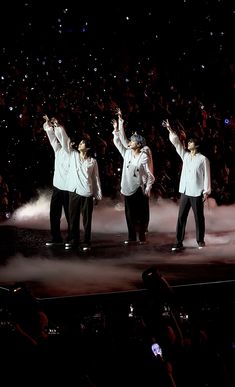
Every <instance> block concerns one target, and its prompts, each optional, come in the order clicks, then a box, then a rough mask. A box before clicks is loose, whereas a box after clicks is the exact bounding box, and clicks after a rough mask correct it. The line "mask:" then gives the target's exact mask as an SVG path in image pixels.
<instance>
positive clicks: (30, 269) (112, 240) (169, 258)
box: [0, 197, 235, 298]
mask: <svg viewBox="0 0 235 387" xmlns="http://www.w3.org/2000/svg"><path fill="white" fill-rule="evenodd" d="M177 211H178V208H177V204H175V203H172V202H161V203H157V204H152V205H151V221H150V225H149V232H148V244H147V245H143V246H139V245H138V246H125V245H124V244H123V241H124V240H125V239H126V238H127V232H126V225H125V217H124V212H123V207H122V206H121V205H120V204H118V205H116V206H112V205H110V204H109V203H108V204H106V205H101V206H99V207H98V208H95V210H94V215H93V244H92V249H91V251H90V252H85V253H84V252H79V251H70V250H65V249H64V247H63V246H60V247H56V248H55V247H54V248H48V247H46V246H45V242H46V241H47V240H48V239H50V232H49V219H48V214H49V200H48V197H46V199H45V197H44V198H42V197H41V198H39V200H38V201H37V202H35V203H29V204H28V205H25V206H24V207H22V208H20V209H18V210H17V211H16V213H15V214H13V216H12V218H11V219H10V220H8V221H5V222H2V223H1V225H0V242H1V245H0V254H1V258H0V265H1V266H0V286H2V287H8V286H10V285H11V284H13V283H14V282H17V281H23V282H26V283H28V284H29V285H30V286H31V288H32V290H33V292H34V294H35V296H36V297H39V298H45V297H65V296H79V295H91V294H102V293H107V292H122V291H124V292H125V291H133V290H141V289H143V288H144V287H143V282H142V273H143V271H145V270H146V269H147V268H149V267H152V266H153V267H154V268H156V269H157V270H159V272H160V273H161V274H162V275H163V276H164V277H165V278H166V279H167V281H168V283H169V284H170V285H171V286H186V285H189V284H200V283H202V284H205V283H211V282H217V281H218V282H220V281H222V282H226V281H228V282H233V281H235V254H234V251H235V249H234V247H235V222H234V215H233V214H234V206H230V207H214V208H210V212H207V211H206V214H205V215H206V238H205V239H206V247H205V248H204V249H202V250H198V248H197V245H196V241H195V230H194V220H193V218H192V216H191V215H190V217H189V220H188V225H187V227H188V229H187V231H186V237H185V242H184V245H185V249H184V250H183V251H181V252H172V251H171V245H172V243H174V237H175V232H174V229H175V224H176V217H177ZM63 222H64V220H63V221H62V228H63V234H64V236H65V228H66V227H65V224H64V223H63Z"/></svg>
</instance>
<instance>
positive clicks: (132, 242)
mask: <svg viewBox="0 0 235 387" xmlns="http://www.w3.org/2000/svg"><path fill="white" fill-rule="evenodd" d="M124 245H125V246H135V245H137V241H132V240H129V239H128V240H126V241H124Z"/></svg>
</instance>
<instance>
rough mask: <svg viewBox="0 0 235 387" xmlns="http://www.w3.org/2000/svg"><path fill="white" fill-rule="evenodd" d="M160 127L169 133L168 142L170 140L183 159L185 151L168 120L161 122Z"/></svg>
mask: <svg viewBox="0 0 235 387" xmlns="http://www.w3.org/2000/svg"><path fill="white" fill-rule="evenodd" d="M162 126H163V127H165V128H167V130H168V132H169V140H170V142H171V143H172V144H173V145H174V147H175V149H176V151H177V153H178V154H179V156H180V157H181V158H182V159H183V158H184V155H185V153H186V150H185V148H184V146H183V144H182V143H181V141H180V139H179V137H178V135H177V133H176V132H175V131H174V130H173V129H172V128H171V126H170V123H169V121H168V119H166V120H165V121H162Z"/></svg>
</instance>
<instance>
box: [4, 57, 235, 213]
mask: <svg viewBox="0 0 235 387" xmlns="http://www.w3.org/2000/svg"><path fill="white" fill-rule="evenodd" d="M84 55H85V54H84ZM101 56H102V54H100V57H98V54H97V57H96V55H93V56H92V55H87V57H85V58H83V60H82V61H81V60H80V58H79V57H78V56H76V55H75V56H74V57H73V58H72V59H71V57H70V56H68V57H66V56H64V58H63V59H61V60H58V54H57V53H56V52H55V53H52V55H51V56H50V57H49V56H47V57H46V58H44V57H43V55H42V56H41V57H40V55H38V57H35V56H33V55H32V56H30V55H28V56H27V55H26V53H25V51H23V52H22V54H21V53H20V52H19V54H18V57H17V60H14V61H13V60H12V57H11V52H10V51H8V52H6V53H5V54H4V55H3V59H4V62H3V63H4V64H5V72H3V75H2V77H1V83H0V110H1V130H2V136H1V145H0V163H1V170H0V173H1V175H2V178H3V180H4V181H5V186H3V185H2V183H1V211H2V207H4V202H6V196H8V208H7V212H8V211H12V210H14V209H15V208H17V207H18V206H20V205H21V204H22V203H24V202H27V201H28V200H30V199H31V198H32V197H34V196H35V195H37V193H38V191H39V190H40V189H46V188H50V187H51V186H52V176H53V163H54V158H53V152H52V150H51V147H50V144H49V142H48V139H47V137H46V135H45V132H44V131H43V116H44V115H45V114H47V115H48V116H49V117H52V116H56V117H58V119H59V120H60V122H62V123H63V125H64V127H65V129H66V131H67V133H68V135H69V136H70V137H71V138H73V137H74V136H77V135H79V136H81V138H82V137H84V136H85V137H87V138H89V139H90V140H91V142H92V144H93V147H94V150H95V156H96V159H97V162H98V165H99V169H100V174H101V176H100V177H101V184H102V191H103V196H104V197H105V196H106V197H109V198H111V199H112V200H119V198H120V192H119V189H120V177H121V168H122V160H121V156H120V155H119V153H118V152H117V151H116V149H115V147H114V144H113V139H112V124H111V121H112V119H113V118H114V117H115V111H116V109H117V107H120V108H121V110H122V112H123V116H124V121H125V131H126V133H127V136H129V137H130V136H131V135H132V134H133V133H134V132H136V131H137V132H138V133H139V134H141V135H143V136H144V137H145V138H146V142H147V145H148V146H149V147H150V148H151V150H152V154H153V162H154V174H155V178H156V180H155V183H154V185H153V189H152V200H158V198H159V197H161V198H167V199H172V200H174V201H177V200H178V183H179V176H180V172H181V171H180V168H181V161H180V158H179V157H178V155H176V154H175V152H174V149H173V147H172V144H171V143H169V141H168V138H167V134H166V132H165V130H164V128H163V127H162V121H163V120H164V119H169V122H170V123H171V124H172V126H173V127H174V128H176V130H177V131H178V134H179V136H180V138H181V139H182V140H183V141H184V140H186V139H187V138H189V137H192V136H196V137H198V139H199V140H200V141H201V144H202V147H201V148H202V149H201V152H202V153H204V154H205V155H206V156H207V157H208V158H209V160H210V163H211V172H212V193H211V197H213V198H214V199H215V201H216V203H217V204H218V205H222V204H223V205H228V204H231V203H234V201H235V194H234V192H235V187H234V185H235V163H234V160H235V157H234V156H235V118H234V114H233V112H234V109H233V107H232V106H231V105H232V100H233V87H234V84H233V78H234V72H233V66H231V65H229V64H227V63H225V64H224V65H223V66H224V69H223V74H225V75H224V76H223V77H224V78H223V77H222V76H221V75H220V77H219V75H218V78H219V79H218V92H217V93H213V90H214V89H215V87H213V88H212V89H211V88H210V86H211V82H210V81H209V80H208V81H207V82H205V84H203V82H202V78H201V77H198V79H197V77H196V76H195V75H194V78H193V76H192V74H188V75H187V76H185V78H184V71H183V69H182V70H181V71H182V74H179V69H174V68H171V67H170V66H168V67H167V66H165V67H164V66H163V65H162V64H161V63H160V64H159V63H157V60H153V58H150V57H145V56H144V55H143V54H141V53H140V54H139V55H137V54H136V55H133V54H132V56H128V54H127V53H125V55H124V56H123V57H122V58H119V60H117V58H113V59H112V58H108V59H107V58H106V59H104V58H102V57H101ZM86 60H87V62H86ZM96 62H97V64H96ZM84 63H86V66H85V65H84ZM101 63H102V65H101ZM216 76H217V74H215V77H216ZM221 77H222V79H221ZM228 79H229V81H228ZM221 84H223V86H219V85H221ZM6 184H7V185H8V188H6ZM4 187H5V188H4ZM3 191H4V193H2V192H3Z"/></svg>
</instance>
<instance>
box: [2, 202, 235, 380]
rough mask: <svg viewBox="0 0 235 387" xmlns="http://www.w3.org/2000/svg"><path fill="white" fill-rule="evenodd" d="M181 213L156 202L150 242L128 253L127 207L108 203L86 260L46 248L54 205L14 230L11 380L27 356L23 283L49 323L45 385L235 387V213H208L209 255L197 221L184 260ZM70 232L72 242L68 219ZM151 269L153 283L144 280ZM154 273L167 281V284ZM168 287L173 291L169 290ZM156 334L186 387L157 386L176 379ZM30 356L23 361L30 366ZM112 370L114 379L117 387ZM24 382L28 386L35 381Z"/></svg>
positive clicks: (8, 274) (8, 338) (7, 235)
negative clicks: (175, 247) (19, 298)
mask: <svg viewBox="0 0 235 387" xmlns="http://www.w3.org/2000/svg"><path fill="white" fill-rule="evenodd" d="M177 212H178V207H177V204H176V203H172V202H168V201H167V202H165V201H158V202H157V203H153V202H152V203H151V222H150V225H149V233H148V241H149V243H148V244H147V245H144V246H132V247H129V246H128V247H127V246H124V245H123V241H124V239H126V225H125V218H124V211H123V206H122V203H116V204H114V203H109V202H106V203H103V204H101V205H99V206H98V207H95V209H94V217H93V246H92V250H91V251H90V252H86V253H84V252H74V251H66V250H65V249H64V248H63V247H62V246H61V247H57V248H48V247H46V246H45V242H46V241H47V240H48V239H49V238H50V231H49V219H48V214H49V197H48V196H47V195H42V196H41V197H40V198H39V199H38V200H37V201H35V202H34V203H28V204H27V205H25V206H23V207H22V208H19V209H18V210H17V211H16V213H15V214H13V216H12V217H11V219H10V220H8V221H5V222H3V223H2V224H1V226H0V254H1V266H0V296H1V297H0V306H1V314H0V320H1V321H0V322H1V328H2V329H1V330H0V334H2V336H1V340H2V342H3V348H4V350H3V353H5V354H7V356H5V363H6V364H5V363H4V367H3V369H4V370H5V373H6V376H7V377H8V378H9V375H11V372H12V362H11V363H9V360H8V358H9V356H10V354H11V353H12V351H14V352H15V351H16V348H17V346H16V344H15V341H14V329H13V330H12V329H11V326H12V321H11V314H9V305H8V300H9V298H8V294H9V291H8V290H9V289H10V287H11V285H13V284H15V282H18V281H20V282H23V283H25V284H26V285H27V286H28V288H30V290H31V292H32V294H33V295H34V296H36V297H37V298H38V300H39V301H40V304H41V306H43V309H44V311H45V312H46V314H47V316H48V318H49V324H48V332H49V339H48V341H47V344H46V347H45V348H46V352H43V353H44V358H43V364H44V371H45V372H42V373H41V374H40V376H42V377H43V378H44V377H45V375H46V377H47V378H48V377H49V378H52V380H53V382H54V383H55V381H56V382H57V381H58V382H59V381H60V380H61V378H62V377H66V380H67V379H68V381H67V384H68V385H73V381H74V378H78V380H79V382H78V383H79V385H80V386H81V387H87V386H92V387H93V386H99V387H100V386H101V387H106V386H107V387H110V386H111V385H112V386H113V387H116V386H120V385H122V386H131V387H132V386H137V387H142V386H146V387H152V386H153V385H154V386H155V385H156V386H161V387H162V386H163V387H166V386H167V387H168V386H172V387H173V386H175V385H177V387H188V386H189V385H190V386H192V387H203V386H205V385H207V386H209V387H221V386H226V387H231V386H234V385H235V375H234V359H235V357H234V356H235V353H234V348H235V333H234V323H235V292H234V289H235V263H234V262H235V258H234V244H235V225H234V206H230V207H217V206H215V204H214V203H213V202H210V203H208V206H207V208H206V209H205V214H206V230H207V232H206V238H205V240H206V245H207V246H206V248H205V249H202V250H198V248H197V246H196V242H195V230H194V221H193V219H192V216H191V217H189V221H188V229H187V234H186V238H185V250H184V251H182V252H179V253H174V252H171V245H172V243H173V242H174V236H175V234H174V228H175V223H176V218H177ZM62 228H63V235H64V237H65V236H66V232H65V224H64V219H63V221H62ZM148 270H149V271H150V273H153V275H151V276H150V277H148V276H147V277H145V278H147V281H143V278H142V275H143V274H144V273H146V272H148ZM155 271H156V272H159V273H160V277H161V279H160V281H159V282H158V280H156V278H155V276H154V273H155ZM167 283H168V284H169V285H170V286H166V287H165V286H164V285H165V284H167ZM158 310H159V313H158ZM169 329H170V330H169ZM170 332H171V333H170ZM153 333H154V337H155V339H156V338H157V339H158V340H159V342H160V344H161V346H162V350H163V352H164V357H163V360H164V359H165V357H166V359H168V357H169V358H170V359H171V357H172V359H171V360H172V364H173V377H174V378H175V380H176V381H177V383H176V384H173V383H171V384H169V381H168V382H165V383H164V382H163V381H162V380H161V379H160V382H159V384H158V382H157V384H156V383H155V382H154V384H153V381H155V377H156V374H157V375H158V378H159V377H160V376H161V371H164V375H165V372H166V369H168V368H165V363H164V361H163V362H162V360H161V358H160V360H159V358H158V360H156V359H155V358H154V356H153V355H152V352H151V345H150V343H152V342H151V337H152V335H153ZM172 334H173V336H172ZM165 335H166V338H165ZM174 335H175V336H174ZM12 337H13V340H12ZM174 337H175V338H174ZM179 339H180V343H181V344H180V346H179V348H178V344H177V343H178V340H179ZM172 340H173V341H172ZM181 340H182V342H181ZM198 340H199V341H198ZM9 342H10V343H12V346H13V349H12V347H10V346H9ZM169 342H170V344H169ZM176 344H177V345H176ZM4 345H5V346H4ZM94 348H95V350H94ZM39 349H40V348H39ZM42 350H43V348H42V349H41V351H42ZM94 351H95V354H96V356H94ZM172 351H173V352H172ZM23 353H24V356H25V352H23ZM40 353H41V352H40V351H39V354H40ZM74 353H76V354H77V356H76V357H74ZM30 354H31V352H30V353H29V356H30V359H31V355H30ZM37 354H38V352H37V353H36V355H35V356H37ZM24 356H20V358H22V361H23V363H24V364H25V357H24ZM133 357H134V360H133ZM32 359H33V360H34V361H33V365H32V367H33V366H35V365H36V370H35V372H37V362H35V357H33V358H32ZM36 359H37V357H36ZM84 359H85V360H84ZM30 361H31V360H30ZM40 361H41V358H40ZM132 362H133V367H132V366H131V365H132ZM159 362H160V363H159ZM158 363H159V364H158ZM78 364H79V367H78ZM9 365H10V371H8V366H9ZM19 365H20V367H21V368H22V369H23V370H24V367H23V366H22V365H21V363H19V361H18V360H15V363H14V366H19ZM107 369H109V370H110V371H111V374H112V375H115V378H114V379H112V382H111V384H110V379H109V375H108V374H107ZM55 370H56V372H55ZM159 375H160V376H159ZM164 375H163V376H164ZM163 376H162V378H163ZM168 377H169V373H168V372H167V378H168ZM164 378H165V377H164ZM164 378H163V379H164ZM21 380H22V381H24V385H25V381H26V382H27V379H26V377H25V374H24V375H23V376H22V375H21ZM70 380H71V382H70ZM31 382H32V381H31V379H30V380H29V384H28V385H31Z"/></svg>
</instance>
